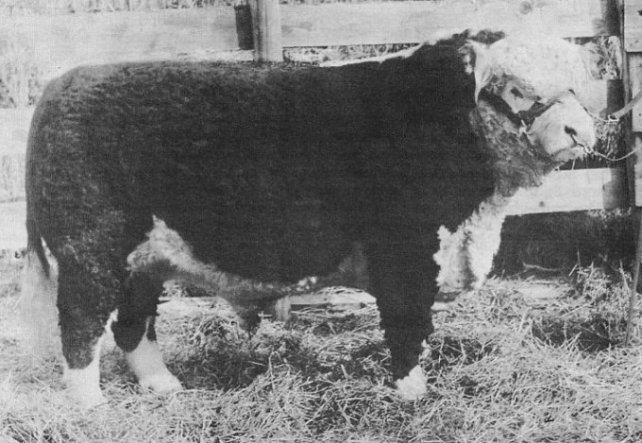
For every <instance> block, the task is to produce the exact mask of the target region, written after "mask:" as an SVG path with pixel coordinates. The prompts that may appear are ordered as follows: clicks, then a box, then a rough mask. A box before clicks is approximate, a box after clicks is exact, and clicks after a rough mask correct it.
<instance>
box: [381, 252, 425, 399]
mask: <svg viewBox="0 0 642 443" xmlns="http://www.w3.org/2000/svg"><path fill="white" fill-rule="evenodd" d="M419 245H420V242H419V241H417V242H411V241H397V242H390V243H388V244H386V245H381V244H379V245H377V246H375V247H373V248H372V251H371V252H370V253H369V254H368V273H369V275H370V283H371V287H370V291H371V292H372V294H373V295H374V296H375V297H376V298H377V305H378V307H379V311H380V314H381V326H382V328H383V329H384V330H385V338H386V342H387V344H388V346H389V348H390V352H391V356H392V364H391V366H392V367H391V370H392V375H393V378H394V384H395V387H396V389H397V391H398V393H399V395H400V396H401V397H402V398H403V399H405V400H416V399H418V398H420V397H421V396H423V395H424V394H425V393H426V378H425V376H424V373H423V370H422V369H421V367H420V366H419V356H420V355H421V353H422V351H423V344H422V343H423V341H424V340H425V339H427V338H428V336H429V335H430V334H431V333H432V331H433V325H432V318H431V306H432V304H433V300H434V294H435V292H436V289H437V288H436V284H435V276H436V275H437V267H436V265H435V264H434V262H432V260H430V257H429V254H422V253H421V251H420V250H419V249H420V248H418V246H419Z"/></svg>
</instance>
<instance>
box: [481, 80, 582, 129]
mask: <svg viewBox="0 0 642 443" xmlns="http://www.w3.org/2000/svg"><path fill="white" fill-rule="evenodd" d="M572 93H573V92H572V91H568V92H565V93H563V94H561V95H560V96H558V97H557V98H555V99H553V100H551V101H549V102H548V103H540V102H537V101H536V102H535V103H533V105H532V106H531V107H530V108H528V109H527V110H525V111H519V112H514V111H513V108H511V107H510V105H509V104H508V103H506V101H505V100H504V99H503V98H501V97H500V96H498V95H495V94H493V93H492V92H490V91H488V90H487V89H482V90H481V91H480V93H479V96H480V97H481V98H482V99H484V101H486V102H488V103H490V104H491V105H492V106H493V107H494V108H495V109H496V110H498V111H499V112H501V113H502V114H504V115H505V116H506V118H508V119H509V120H510V121H511V122H512V123H513V124H515V126H519V127H526V128H528V127H530V126H531V125H532V124H533V122H534V121H535V119H536V118H538V117H539V116H541V115H542V114H543V113H545V112H546V111H548V109H549V108H550V107H551V106H553V105H555V104H557V103H559V102H560V98H561V97H562V96H563V95H566V94H572Z"/></svg>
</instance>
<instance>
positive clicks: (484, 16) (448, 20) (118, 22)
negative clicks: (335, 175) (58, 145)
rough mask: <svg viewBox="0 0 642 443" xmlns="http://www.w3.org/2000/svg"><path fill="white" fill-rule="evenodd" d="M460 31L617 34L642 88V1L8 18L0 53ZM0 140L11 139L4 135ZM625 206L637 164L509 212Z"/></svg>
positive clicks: (554, 187)
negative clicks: (12, 48)
mask: <svg viewBox="0 0 642 443" xmlns="http://www.w3.org/2000/svg"><path fill="white" fill-rule="evenodd" d="M466 28H474V29H481V28H490V29H498V30H504V31H507V32H524V31H525V30H537V31H539V32H545V33H548V34H553V35H559V36H561V37H567V38H573V39H581V38H590V37H595V36H607V35H619V36H622V37H623V40H624V48H625V50H626V52H627V54H628V56H627V57H626V58H625V62H626V63H625V68H626V69H627V71H626V72H625V85H624V91H625V94H626V95H627V96H628V97H630V96H631V94H635V93H636V92H637V91H638V90H639V89H640V88H641V87H642V0H554V1H550V2H538V1H533V0H524V1H514V0H477V1H472V2H471V1H470V0H449V1H446V2H442V1H439V2H434V1H407V2H373V3H329V4H328V3H323V4H316V5H310V4H305V5H278V1H277V0H250V2H249V5H248V6H240V7H236V8H231V7H230V8H211V9H191V10H178V11H176V10H172V11H160V12H159V11H156V12H123V13H109V14H98V15H92V14H82V15H72V16H58V17H15V18H5V19H3V22H2V25H0V51H1V50H2V48H3V47H6V46H7V45H8V44H9V42H11V41H18V42H20V46H21V48H22V50H23V52H24V54H25V56H27V57H29V56H31V57H34V58H37V59H38V60H39V61H40V64H43V63H44V64H45V66H44V69H43V71H44V72H46V73H47V75H49V76H54V75H58V74H60V73H62V72H63V71H66V70H67V69H69V68H71V67H73V66H76V65H79V64H98V63H114V62H124V61H134V60H158V59H166V58H175V57H181V56H188V57H191V58H206V59H212V58H218V57H220V56H221V51H230V50H249V49H252V48H253V47H255V48H257V50H256V51H255V52H254V53H255V58H256V59H261V60H264V59H268V60H279V59H281V57H282V53H283V48H284V47H302V46H334V45H353V44H382V43H418V42H421V41H424V40H428V39H431V38H433V37H434V36H435V35H438V34H441V35H444V34H448V33H454V32H460V31H461V30H463V29H466ZM618 89H622V88H609V87H607V81H606V80H599V81H596V82H595V85H594V87H593V91H594V93H593V97H592V98H591V103H590V104H589V106H590V108H592V110H593V111H594V112H595V113H601V114H602V115H605V114H606V113H608V112H611V111H613V110H614V107H617V106H618V105H619V104H621V101H622V100H621V98H618V97H613V96H611V95H609V93H607V91H613V90H618ZM11 112H12V111H11ZM5 114H6V113H2V112H0V156H3V155H4V156H7V155H10V156H13V157H14V161H13V162H9V163H11V164H12V165H17V166H15V167H17V168H18V169H19V168H20V167H21V166H20V165H21V161H22V164H23V163H24V147H25V139H24V136H25V135H26V128H27V127H28V123H29V122H28V121H27V120H28V117H27V118H21V117H15V118H12V117H11V116H4V115H5ZM15 115H16V116H17V115H18V114H15ZM3 116H4V117H3ZM631 120H632V127H633V131H634V133H633V134H634V135H632V136H631V137H630V139H631V141H632V143H633V144H634V145H635V146H636V147H637V146H640V147H641V148H642V136H640V135H639V133H640V132H642V107H640V106H638V108H636V109H635V110H634V111H633V117H632V119H631ZM3 122H4V126H3ZM6 134H10V135H9V136H8V137H7V136H5V137H3V135H6ZM14 169H15V168H14ZM20 174H22V171H20ZM21 177H22V175H20V178H19V179H20V180H21ZM0 187H2V184H1V183H0ZM14 187H15V186H14ZM16 189H21V188H20V187H18V188H16ZM636 191H637V192H636ZM3 195H4V196H5V197H4V199H5V200H7V199H11V200H14V201H15V200H21V199H23V195H20V194H19V192H18V194H16V191H12V192H5V194H3V193H2V190H1V189H0V201H1V200H2V199H3ZM628 204H635V205H637V206H642V167H640V165H639V164H638V163H637V162H636V161H631V162H630V164H629V165H628V166H627V167H623V166H619V167H617V168H600V169H590V170H573V171H560V172H556V173H554V174H552V176H551V177H550V178H549V179H548V180H547V182H546V183H545V184H544V185H543V186H542V187H540V188H537V189H534V190H530V191H523V192H520V194H519V198H516V199H515V201H514V202H513V203H512V206H511V210H510V212H511V213H513V214H526V213H537V212H554V211H570V210H586V209H601V208H607V209H610V208H615V207H620V206H625V205H628ZM0 206H1V205H0ZM0 216H1V210H0ZM2 241H3V234H2V232H1V229H0V243H2ZM0 248H2V244H0Z"/></svg>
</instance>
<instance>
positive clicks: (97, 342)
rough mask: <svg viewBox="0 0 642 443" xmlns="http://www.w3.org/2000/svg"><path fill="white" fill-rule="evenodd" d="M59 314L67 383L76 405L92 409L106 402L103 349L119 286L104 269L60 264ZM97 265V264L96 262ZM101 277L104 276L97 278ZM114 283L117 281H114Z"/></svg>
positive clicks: (64, 261) (62, 262) (65, 262)
mask: <svg viewBox="0 0 642 443" xmlns="http://www.w3.org/2000/svg"><path fill="white" fill-rule="evenodd" d="M59 263H60V267H59V269H60V272H59V277H58V285H59V286H58V313H59V321H60V336H61V341H62V352H63V356H64V358H65V363H66V364H65V372H64V381H65V383H66V385H67V392H68V394H69V395H70V396H71V398H72V400H74V401H75V402H76V404H78V405H80V406H81V407H83V408H91V407H94V406H98V405H100V404H102V403H105V402H106V399H105V397H104V396H103V394H102V392H101V390H100V384H99V382H100V371H99V365H100V347H101V343H102V340H103V336H104V334H105V325H106V324H107V320H108V318H109V312H110V311H111V310H112V309H114V308H115V303H113V300H114V299H115V291H117V285H112V284H110V282H109V280H110V278H109V273H108V272H105V271H104V269H100V268H94V269H93V270H92V271H89V270H88V269H86V268H84V269H83V267H79V266H72V265H70V264H69V262H67V261H66V260H65V259H64V258H63V259H62V260H60V261H59ZM94 264H95V263H94ZM96 274H100V276H98V275H96ZM111 283H113V282H111Z"/></svg>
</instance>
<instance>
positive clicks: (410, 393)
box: [395, 365, 427, 401]
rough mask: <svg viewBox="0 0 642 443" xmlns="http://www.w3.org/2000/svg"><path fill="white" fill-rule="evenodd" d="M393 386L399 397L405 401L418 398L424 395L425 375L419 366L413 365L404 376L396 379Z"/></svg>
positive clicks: (425, 390)
mask: <svg viewBox="0 0 642 443" xmlns="http://www.w3.org/2000/svg"><path fill="white" fill-rule="evenodd" d="M395 387H396V388H397V393H398V394H399V396H400V397H401V399H402V400H405V401H414V400H419V399H420V398H421V397H423V396H424V395H426V392H427V389H426V376H425V375H424V372H423V370H422V369H421V366H419V365H417V366H415V367H414V368H412V370H411V371H410V372H409V373H408V375H406V376H405V377H404V378H400V379H398V380H396V381H395Z"/></svg>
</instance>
